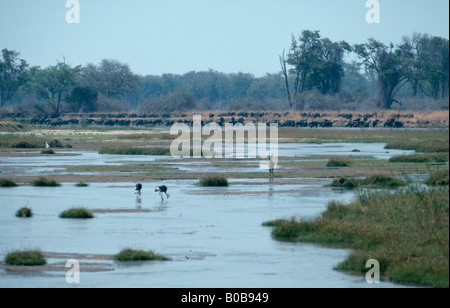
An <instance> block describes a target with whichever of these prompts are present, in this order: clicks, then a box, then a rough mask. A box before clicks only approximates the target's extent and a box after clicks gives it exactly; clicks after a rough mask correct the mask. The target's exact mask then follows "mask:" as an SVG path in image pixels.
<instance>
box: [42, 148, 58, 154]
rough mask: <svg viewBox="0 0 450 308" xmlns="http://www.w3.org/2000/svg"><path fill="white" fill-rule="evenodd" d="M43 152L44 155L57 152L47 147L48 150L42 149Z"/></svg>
mask: <svg viewBox="0 0 450 308" xmlns="http://www.w3.org/2000/svg"><path fill="white" fill-rule="evenodd" d="M41 154H43V155H53V154H55V151H53V150H52V149H46V150H42V151H41Z"/></svg>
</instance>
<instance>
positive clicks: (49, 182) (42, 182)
mask: <svg viewBox="0 0 450 308" xmlns="http://www.w3.org/2000/svg"><path fill="white" fill-rule="evenodd" d="M31 184H32V185H33V186H40V187H56V186H61V184H59V183H58V182H56V181H55V180H53V179H49V178H46V177H40V178H38V179H36V180H34V181H33V182H32V183H31Z"/></svg>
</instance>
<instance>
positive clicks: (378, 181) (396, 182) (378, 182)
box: [330, 174, 407, 189]
mask: <svg viewBox="0 0 450 308" xmlns="http://www.w3.org/2000/svg"><path fill="white" fill-rule="evenodd" d="M406 185H407V183H406V182H405V181H402V180H400V179H397V178H395V177H392V176H389V175H384V174H373V175H371V176H368V177H366V178H364V179H356V178H345V177H340V178H336V179H334V180H333V182H332V183H331V185H330V186H332V187H342V188H350V189H353V188H356V187H361V186H364V187H373V188H397V187H400V186H406Z"/></svg>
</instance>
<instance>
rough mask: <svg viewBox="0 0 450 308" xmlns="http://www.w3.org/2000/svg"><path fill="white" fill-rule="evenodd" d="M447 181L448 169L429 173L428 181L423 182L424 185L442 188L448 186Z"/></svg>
mask: <svg viewBox="0 0 450 308" xmlns="http://www.w3.org/2000/svg"><path fill="white" fill-rule="evenodd" d="M448 179H449V170H448V168H446V169H442V170H438V171H435V172H433V173H431V174H430V176H429V177H428V179H427V180H426V181H425V184H427V185H433V186H438V185H441V186H444V185H448Z"/></svg>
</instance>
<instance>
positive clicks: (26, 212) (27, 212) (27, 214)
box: [16, 206, 33, 217]
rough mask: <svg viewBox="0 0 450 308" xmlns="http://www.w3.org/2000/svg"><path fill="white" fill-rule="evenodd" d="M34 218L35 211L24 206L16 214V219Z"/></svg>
mask: <svg viewBox="0 0 450 308" xmlns="http://www.w3.org/2000/svg"><path fill="white" fill-rule="evenodd" d="M31 216H33V211H32V210H31V208H29V207H27V206H24V207H22V208H21V209H19V210H18V211H17V212H16V217H31Z"/></svg>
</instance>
